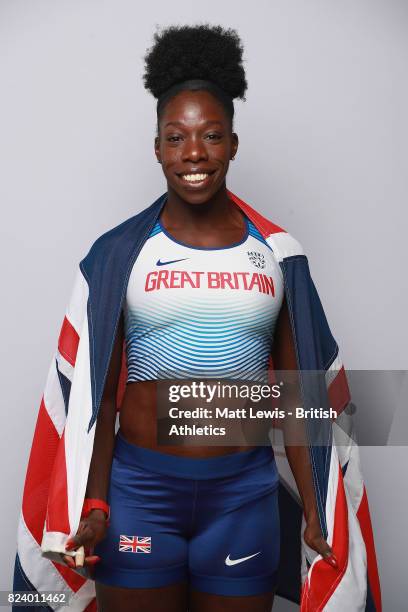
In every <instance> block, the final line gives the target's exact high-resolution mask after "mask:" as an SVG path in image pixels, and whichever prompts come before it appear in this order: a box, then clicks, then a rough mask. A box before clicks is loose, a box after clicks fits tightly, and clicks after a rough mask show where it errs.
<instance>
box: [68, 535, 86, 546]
mask: <svg viewBox="0 0 408 612" xmlns="http://www.w3.org/2000/svg"><path fill="white" fill-rule="evenodd" d="M81 544H82V540H81V538H80V537H79V536H78V535H75V536H73V537H72V538H69V540H67V542H66V544H65V550H72V549H74V548H77V547H78V546H81Z"/></svg>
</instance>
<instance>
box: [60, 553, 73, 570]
mask: <svg viewBox="0 0 408 612" xmlns="http://www.w3.org/2000/svg"><path fill="white" fill-rule="evenodd" d="M61 558H62V560H63V561H64V563H65V564H66V565H68V567H75V561H74V560H73V558H72V557H70V556H69V555H64V554H62V553H61Z"/></svg>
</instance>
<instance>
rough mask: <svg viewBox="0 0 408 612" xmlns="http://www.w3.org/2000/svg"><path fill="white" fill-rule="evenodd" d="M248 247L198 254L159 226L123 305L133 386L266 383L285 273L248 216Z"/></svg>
mask: <svg viewBox="0 0 408 612" xmlns="http://www.w3.org/2000/svg"><path fill="white" fill-rule="evenodd" d="M245 223H246V233H245V236H244V238H243V239H242V240H240V241H239V242H236V243H234V244H232V245H230V246H227V247H222V248H212V247H208V248H205V247H194V246H189V245H187V244H184V243H182V242H179V241H178V240H176V239H175V238H173V237H172V236H171V235H169V233H168V232H167V231H166V229H165V228H164V227H163V226H162V225H161V222H160V219H159V220H158V221H157V222H156V224H155V226H154V227H153V229H152V231H151V233H150V235H149V237H148V239H147V240H146V242H145V243H144V245H143V247H142V249H141V251H140V253H139V255H138V257H137V258H136V261H135V263H134V265H133V269H132V272H131V274H130V277H129V283H128V286H127V293H126V300H125V302H124V306H123V309H124V321H125V340H126V354H127V368H128V377H127V382H132V381H141V380H160V379H161V380H165V379H173V378H174V379H187V380H191V379H193V378H229V379H240V380H250V381H258V382H267V368H268V358H269V354H270V352H271V347H272V341H273V333H274V328H275V324H276V320H277V317H278V314H279V310H280V308H281V305H282V300H283V295H284V288H283V279H282V272H281V270H280V268H279V264H278V263H277V262H276V260H275V258H274V256H273V253H272V250H271V248H270V247H269V245H268V244H267V243H266V242H265V240H264V238H263V237H262V235H261V234H260V233H259V231H258V230H257V229H256V227H255V226H254V225H253V223H252V222H251V221H250V220H249V219H248V218H247V217H245Z"/></svg>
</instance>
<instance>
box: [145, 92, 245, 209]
mask: <svg viewBox="0 0 408 612" xmlns="http://www.w3.org/2000/svg"><path fill="white" fill-rule="evenodd" d="M237 149H238V136H237V135H236V134H235V133H234V132H232V130H231V121H230V119H229V117H228V116H227V114H226V112H225V110H224V108H223V106H222V104H221V103H220V102H219V101H218V100H217V99H216V98H215V97H214V96H213V95H212V94H211V93H209V92H207V91H182V92H180V93H179V94H177V96H175V97H174V98H171V99H170V100H169V101H168V102H167V104H166V106H165V107H164V109H163V112H162V115H161V117H160V123H159V135H158V136H157V137H156V139H155V153H156V157H157V159H158V160H159V161H160V163H161V164H162V168H163V172H164V175H165V177H166V179H167V186H168V191H169V192H170V191H171V190H173V191H174V192H176V193H177V194H178V196H179V197H180V198H182V199H183V200H185V201H187V202H189V203H191V204H202V203H204V202H207V201H208V200H210V199H211V198H212V197H213V196H214V194H215V193H217V192H218V191H219V190H220V189H221V188H222V187H223V186H225V176H226V174H227V171H228V167H229V162H230V159H231V157H234V156H235V153H236V152H237Z"/></svg>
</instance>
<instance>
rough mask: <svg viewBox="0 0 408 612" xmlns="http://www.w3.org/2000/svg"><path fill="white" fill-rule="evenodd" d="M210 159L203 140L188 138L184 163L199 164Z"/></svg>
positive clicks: (184, 149) (185, 144)
mask: <svg viewBox="0 0 408 612" xmlns="http://www.w3.org/2000/svg"><path fill="white" fill-rule="evenodd" d="M201 159H205V160H207V159H208V153H207V149H206V146H205V144H204V142H203V141H202V139H201V138H196V137H191V138H187V139H186V140H185V142H184V147H183V161H191V162H197V161H199V160H201Z"/></svg>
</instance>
